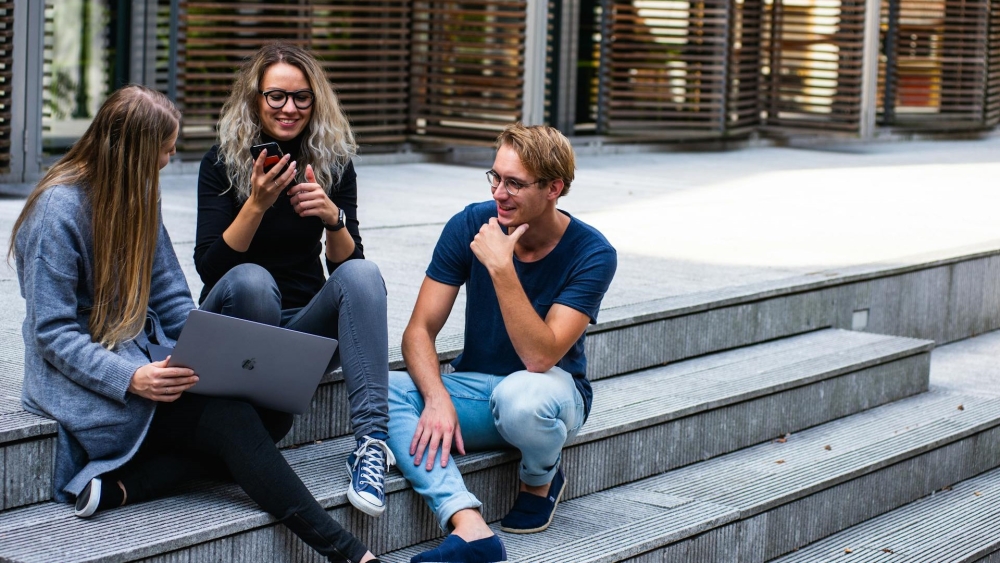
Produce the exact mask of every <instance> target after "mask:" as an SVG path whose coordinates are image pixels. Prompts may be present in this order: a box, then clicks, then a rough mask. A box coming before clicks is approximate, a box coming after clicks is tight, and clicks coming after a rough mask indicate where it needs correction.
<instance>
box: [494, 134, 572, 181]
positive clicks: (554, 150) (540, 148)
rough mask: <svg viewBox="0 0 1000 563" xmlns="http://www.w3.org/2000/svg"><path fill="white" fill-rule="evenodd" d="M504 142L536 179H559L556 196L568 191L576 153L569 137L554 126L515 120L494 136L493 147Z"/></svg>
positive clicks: (502, 144) (503, 144) (501, 145)
mask: <svg viewBox="0 0 1000 563" xmlns="http://www.w3.org/2000/svg"><path fill="white" fill-rule="evenodd" d="M504 146H507V147H510V148H512V149H514V152H515V153H517V156H518V157H519V158H520V159H521V165H522V166H524V168H525V170H527V171H528V172H529V173H530V174H531V175H532V176H535V177H536V178H537V179H538V180H540V181H543V182H545V183H548V182H551V181H552V180H562V181H563V189H562V192H560V193H559V197H562V196H564V195H566V194H568V193H569V186H570V184H572V183H573V178H574V177H575V174H576V172H575V171H576V156H575V155H574V154H573V146H572V145H571V144H570V142H569V139H567V138H566V136H565V135H563V134H562V133H560V132H559V130H558V129H556V128H555V127H549V126H547V125H532V126H530V127H526V126H524V125H522V124H520V123H515V124H513V125H509V126H507V128H506V129H504V130H503V132H502V133H500V136H499V137H497V142H496V148H497V149H499V148H500V147H504Z"/></svg>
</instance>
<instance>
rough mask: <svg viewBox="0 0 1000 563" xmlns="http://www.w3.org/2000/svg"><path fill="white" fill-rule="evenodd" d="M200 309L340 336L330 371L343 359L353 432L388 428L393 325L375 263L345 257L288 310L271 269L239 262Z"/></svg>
mask: <svg viewBox="0 0 1000 563" xmlns="http://www.w3.org/2000/svg"><path fill="white" fill-rule="evenodd" d="M201 308H202V309H203V310H205V311H210V312H213V313H220V314H223V315H228V316H230V317H237V318H241V319H246V320H250V321H254V322H258V323H264V324H269V325H275V326H280V327H284V328H287V329H290V330H297V331H299V332H307V333H309V334H315V335H318V336H325V337H327V338H336V339H338V340H339V341H340V345H339V346H338V347H337V352H336V353H335V354H334V356H333V359H332V360H331V361H330V366H328V367H327V370H328V371H329V370H332V369H334V368H336V367H338V366H340V365H341V364H343V367H344V382H345V383H346V384H347V400H348V403H349V404H350V407H351V426H352V428H353V430H354V437H355V438H358V439H360V438H362V437H363V436H366V435H368V434H371V433H372V432H386V431H387V430H388V423H389V420H388V419H389V413H388V403H387V400H388V399H387V397H386V395H387V393H388V390H387V387H388V372H389V330H388V328H387V324H386V322H387V321H386V318H387V317H386V295H385V283H384V282H383V281H382V274H381V273H380V272H379V269H378V266H376V265H375V263H374V262H371V261H369V260H348V261H347V262H344V263H343V264H341V265H340V267H339V268H337V269H336V270H334V271H333V273H332V274H330V277H329V278H328V279H327V280H326V283H325V284H324V285H323V287H322V289H320V290H319V292H318V293H317V294H316V295H314V296H313V298H312V300H310V301H309V303H308V304H306V306H305V307H301V308H295V309H284V310H283V309H282V308H281V292H280V291H278V284H276V283H275V282H274V278H273V277H271V274H269V273H268V271H267V270H265V269H264V268H262V267H260V266H258V265H256V264H240V265H239V266H235V267H233V269H231V270H229V271H228V272H226V275H224V276H222V279H220V280H219V281H218V283H216V284H215V287H213V288H212V291H210V292H209V294H208V295H207V296H206V297H205V300H204V301H203V302H202V304H201ZM411 436H412V434H411Z"/></svg>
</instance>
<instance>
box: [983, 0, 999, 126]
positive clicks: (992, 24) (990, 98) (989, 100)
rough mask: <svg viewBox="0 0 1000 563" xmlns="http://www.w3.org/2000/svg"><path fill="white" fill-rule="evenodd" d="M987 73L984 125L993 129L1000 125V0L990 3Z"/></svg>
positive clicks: (993, 0)
mask: <svg viewBox="0 0 1000 563" xmlns="http://www.w3.org/2000/svg"><path fill="white" fill-rule="evenodd" d="M986 47H987V61H988V63H987V73H986V111H985V112H984V121H985V124H986V125H987V126H989V127H994V126H996V125H997V124H998V123H1000V0H992V2H991V3H990V16H989V27H988V30H987V41H986Z"/></svg>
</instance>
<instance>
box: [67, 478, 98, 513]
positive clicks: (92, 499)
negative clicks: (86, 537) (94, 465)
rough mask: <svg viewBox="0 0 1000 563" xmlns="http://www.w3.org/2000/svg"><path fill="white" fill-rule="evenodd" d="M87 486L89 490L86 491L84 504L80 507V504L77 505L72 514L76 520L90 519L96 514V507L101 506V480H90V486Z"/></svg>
mask: <svg viewBox="0 0 1000 563" xmlns="http://www.w3.org/2000/svg"><path fill="white" fill-rule="evenodd" d="M88 486H89V490H88V491H87V502H86V504H84V505H83V507H81V506H80V504H79V503H77V505H76V507H75V510H74V511H73V514H75V515H76V517H77V518H90V517H91V516H93V515H94V513H95V512H97V507H98V506H99V505H100V504H101V480H100V479H96V478H95V479H91V480H90V485H88Z"/></svg>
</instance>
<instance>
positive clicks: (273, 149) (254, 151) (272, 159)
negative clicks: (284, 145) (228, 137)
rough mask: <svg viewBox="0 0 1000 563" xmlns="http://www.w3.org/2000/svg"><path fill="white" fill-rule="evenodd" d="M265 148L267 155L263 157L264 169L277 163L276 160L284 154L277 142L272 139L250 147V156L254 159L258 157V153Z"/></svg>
mask: <svg viewBox="0 0 1000 563" xmlns="http://www.w3.org/2000/svg"><path fill="white" fill-rule="evenodd" d="M265 149H266V150H267V156H266V157H264V169H265V170H266V169H268V168H270V167H272V166H274V165H275V164H278V161H279V160H281V157H282V156H284V154H283V153H282V152H281V147H279V146H278V143H275V142H273V141H272V142H270V143H263V144H260V145H254V146H252V147H250V156H252V157H253V159H254V160H255V161H256V160H257V157H259V156H260V153H261V152H262V151H264V150H265Z"/></svg>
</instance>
